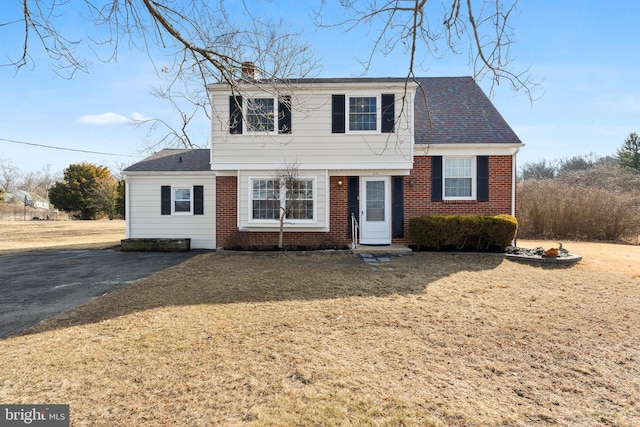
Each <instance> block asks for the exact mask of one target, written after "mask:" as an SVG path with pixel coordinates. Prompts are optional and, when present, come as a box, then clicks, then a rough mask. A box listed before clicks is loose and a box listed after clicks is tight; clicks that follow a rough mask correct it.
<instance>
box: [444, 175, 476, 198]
mask: <svg viewBox="0 0 640 427" xmlns="http://www.w3.org/2000/svg"><path fill="white" fill-rule="evenodd" d="M444 195H445V197H471V178H446V179H445V181H444Z"/></svg>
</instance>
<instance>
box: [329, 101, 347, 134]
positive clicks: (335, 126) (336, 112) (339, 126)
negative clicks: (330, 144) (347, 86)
mask: <svg viewBox="0 0 640 427" xmlns="http://www.w3.org/2000/svg"><path fill="white" fill-rule="evenodd" d="M344 123H345V96H344V95H331V133H344V129H345V128H344Z"/></svg>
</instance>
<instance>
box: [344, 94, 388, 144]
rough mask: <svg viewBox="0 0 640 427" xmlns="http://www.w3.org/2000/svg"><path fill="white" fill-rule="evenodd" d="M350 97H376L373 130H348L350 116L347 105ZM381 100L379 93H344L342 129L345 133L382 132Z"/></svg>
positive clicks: (349, 103) (349, 102)
mask: <svg viewBox="0 0 640 427" xmlns="http://www.w3.org/2000/svg"><path fill="white" fill-rule="evenodd" d="M352 98H375V99H376V129H375V130H350V129H349V118H350V116H351V111H350V108H349V106H350V105H351V99H352ZM381 102H382V96H381V94H379V93H378V94H375V95H374V94H371V93H351V94H348V95H346V100H345V106H344V108H345V124H344V129H345V133H351V134H369V135H371V134H379V133H382V126H381V125H382V109H381V108H380V103H381Z"/></svg>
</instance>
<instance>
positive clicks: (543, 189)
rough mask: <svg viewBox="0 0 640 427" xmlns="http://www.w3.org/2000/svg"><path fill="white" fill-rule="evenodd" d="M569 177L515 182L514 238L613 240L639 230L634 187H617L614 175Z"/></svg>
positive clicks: (631, 236)
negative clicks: (516, 204) (516, 224)
mask: <svg viewBox="0 0 640 427" xmlns="http://www.w3.org/2000/svg"><path fill="white" fill-rule="evenodd" d="M595 172H597V171H594V172H591V173H589V174H588V175H585V174H582V175H581V176H579V177H577V176H568V177H567V179H566V180H564V179H563V180H556V179H554V180H551V179H546V180H527V181H523V182H521V183H519V184H518V208H517V211H518V223H519V229H518V237H521V238H533V239H574V240H601V241H617V240H623V239H627V238H635V236H637V235H638V234H639V233H640V209H639V203H640V197H639V196H638V193H637V190H636V191H635V192H634V191H632V190H631V189H624V190H622V189H621V186H620V185H617V183H613V182H612V180H613V178H616V180H617V179H618V177H617V176H606V175H604V174H602V173H600V174H598V175H595ZM597 177H599V178H600V179H597Z"/></svg>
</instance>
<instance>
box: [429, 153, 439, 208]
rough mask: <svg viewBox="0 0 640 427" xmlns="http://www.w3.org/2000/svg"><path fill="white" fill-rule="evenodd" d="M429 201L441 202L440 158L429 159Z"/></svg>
mask: <svg viewBox="0 0 640 427" xmlns="http://www.w3.org/2000/svg"><path fill="white" fill-rule="evenodd" d="M431 201H432V202H440V201H442V156H432V157H431Z"/></svg>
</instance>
